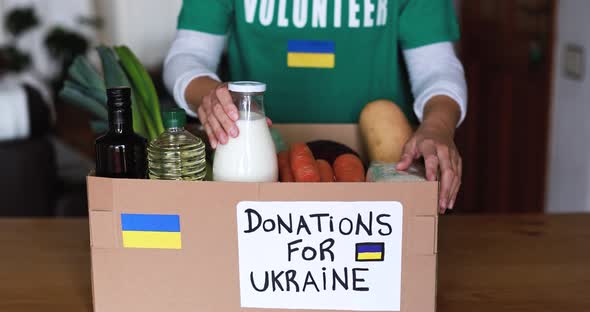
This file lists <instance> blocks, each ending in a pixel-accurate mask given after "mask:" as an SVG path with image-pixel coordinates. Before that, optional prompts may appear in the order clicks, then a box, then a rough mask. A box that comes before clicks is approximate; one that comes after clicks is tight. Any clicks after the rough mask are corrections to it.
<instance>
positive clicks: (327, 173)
mask: <svg viewBox="0 0 590 312" xmlns="http://www.w3.org/2000/svg"><path fill="white" fill-rule="evenodd" d="M316 163H317V164H318V170H319V171H320V181H321V182H334V170H332V166H330V163H328V162H327V161H326V160H323V159H318V160H316Z"/></svg>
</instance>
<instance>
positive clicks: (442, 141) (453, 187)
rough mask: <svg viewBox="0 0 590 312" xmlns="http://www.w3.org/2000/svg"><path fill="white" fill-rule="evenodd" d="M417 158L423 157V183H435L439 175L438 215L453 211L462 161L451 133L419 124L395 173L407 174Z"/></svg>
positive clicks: (405, 147) (459, 182) (405, 148)
mask: <svg viewBox="0 0 590 312" xmlns="http://www.w3.org/2000/svg"><path fill="white" fill-rule="evenodd" d="M420 157H424V163H425V166H426V179H428V180H429V181H435V180H436V178H437V173H438V172H440V178H441V180H440V182H441V183H440V196H439V208H440V212H441V213H444V212H445V211H446V209H453V206H454V205H455V200H456V198H457V193H458V192H459V187H460V186H461V175H462V160H461V156H460V155H459V151H458V150H457V147H456V146H455V143H454V142H453V133H452V132H449V131H446V130H445V129H444V128H439V127H435V126H426V125H424V124H423V126H421V127H420V128H418V130H417V131H416V132H415V133H414V135H413V136H412V137H411V138H410V140H409V141H408V142H407V143H406V145H405V146H404V150H403V153H402V157H401V160H400V162H399V163H398V165H397V170H401V171H405V170H407V169H408V168H409V167H410V165H411V164H412V162H413V160H414V159H418V158H420ZM439 167H440V170H439Z"/></svg>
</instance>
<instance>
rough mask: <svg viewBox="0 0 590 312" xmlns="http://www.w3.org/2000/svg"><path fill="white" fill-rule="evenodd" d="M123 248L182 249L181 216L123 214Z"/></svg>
mask: <svg viewBox="0 0 590 312" xmlns="http://www.w3.org/2000/svg"><path fill="white" fill-rule="evenodd" d="M121 229H122V231H123V247H125V248H150V249H182V243H181V240H180V216H178V215H157V214H127V213H123V214H121Z"/></svg>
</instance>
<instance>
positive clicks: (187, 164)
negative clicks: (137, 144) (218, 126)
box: [147, 109, 207, 181]
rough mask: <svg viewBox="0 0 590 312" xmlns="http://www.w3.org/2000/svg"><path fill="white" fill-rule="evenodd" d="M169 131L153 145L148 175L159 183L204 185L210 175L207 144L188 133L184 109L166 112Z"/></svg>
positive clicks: (166, 124)
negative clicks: (182, 181)
mask: <svg viewBox="0 0 590 312" xmlns="http://www.w3.org/2000/svg"><path fill="white" fill-rule="evenodd" d="M162 117H163V118H162V119H163V122H164V127H165V128H166V131H165V132H164V133H162V134H161V135H160V136H159V137H158V138H157V139H155V140H153V141H152V142H150V143H149V145H148V148H147V151H148V152H147V154H148V175H149V178H150V179H156V180H187V181H202V180H204V178H205V176H206V174H207V168H206V159H205V153H206V152H205V144H204V143H203V141H202V140H201V139H200V138H198V137H196V136H194V135H192V134H191V133H190V132H188V131H186V130H185V129H184V125H185V124H186V114H185V112H184V110H182V109H173V110H168V111H165V112H163V114H162Z"/></svg>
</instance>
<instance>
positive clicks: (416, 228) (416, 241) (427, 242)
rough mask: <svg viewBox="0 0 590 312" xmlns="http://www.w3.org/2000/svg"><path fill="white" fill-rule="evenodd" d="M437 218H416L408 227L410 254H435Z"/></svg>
mask: <svg viewBox="0 0 590 312" xmlns="http://www.w3.org/2000/svg"><path fill="white" fill-rule="evenodd" d="M436 219H437V217H416V218H414V220H413V221H414V222H412V223H411V225H410V241H411V242H412V244H410V245H409V247H410V252H411V253H412V254H414V255H420V256H426V255H434V254H436V232H437V231H436V225H437V220H436Z"/></svg>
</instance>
